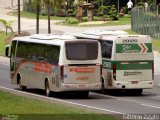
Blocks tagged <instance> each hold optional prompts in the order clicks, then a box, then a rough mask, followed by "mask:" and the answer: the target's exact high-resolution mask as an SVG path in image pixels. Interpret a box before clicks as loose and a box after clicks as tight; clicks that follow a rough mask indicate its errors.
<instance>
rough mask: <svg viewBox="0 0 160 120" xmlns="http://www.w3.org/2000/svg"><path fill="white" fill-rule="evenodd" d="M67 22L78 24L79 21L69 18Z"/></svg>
mask: <svg viewBox="0 0 160 120" xmlns="http://www.w3.org/2000/svg"><path fill="white" fill-rule="evenodd" d="M66 22H67V23H68V24H77V23H78V20H77V19H76V18H68V19H66Z"/></svg>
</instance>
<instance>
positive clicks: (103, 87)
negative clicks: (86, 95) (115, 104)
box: [101, 82, 106, 94]
mask: <svg viewBox="0 0 160 120" xmlns="http://www.w3.org/2000/svg"><path fill="white" fill-rule="evenodd" d="M101 92H102V94H105V93H106V89H105V86H104V82H102V84H101Z"/></svg>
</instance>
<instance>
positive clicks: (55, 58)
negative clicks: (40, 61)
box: [44, 45, 60, 64]
mask: <svg viewBox="0 0 160 120" xmlns="http://www.w3.org/2000/svg"><path fill="white" fill-rule="evenodd" d="M59 53H60V47H59V46H49V45H48V46H46V47H45V53H44V57H45V59H47V61H48V62H52V63H56V64H57V63H58V62H59Z"/></svg>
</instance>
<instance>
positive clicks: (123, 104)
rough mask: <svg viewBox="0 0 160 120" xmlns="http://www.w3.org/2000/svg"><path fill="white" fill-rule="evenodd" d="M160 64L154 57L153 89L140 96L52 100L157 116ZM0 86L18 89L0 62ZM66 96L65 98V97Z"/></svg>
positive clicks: (107, 110) (63, 96) (159, 108)
mask: <svg viewBox="0 0 160 120" xmlns="http://www.w3.org/2000/svg"><path fill="white" fill-rule="evenodd" d="M158 63H160V59H159V56H155V80H154V81H155V87H154V88H153V89H147V90H144V92H143V94H142V96H130V95H125V94H123V93H118V94H114V95H107V94H105V95H104V94H100V93H94V92H90V95H89V98H87V99H82V98H76V97H72V95H71V94H70V95H68V94H67V95H66V94H63V95H58V96H57V95H56V96H53V98H56V99H58V100H63V101H66V102H69V103H74V104H78V105H81V106H83V107H90V108H93V109H97V110H98V111H99V112H102V113H113V114H115V113H119V114H127V113H130V114H151V113H152V114H158V113H160V92H159V91H160V87H159V84H160V80H159V78H160V71H159V69H158V68H160V67H159V66H158V65H159V64H158ZM0 86H3V87H6V88H11V89H15V90H17V89H18V86H17V85H12V84H10V77H9V63H8V62H5V63H4V62H2V61H1V60H0ZM27 92H29V93H33V94H38V95H40V96H43V92H42V91H39V90H36V89H30V90H28V91H27ZM66 96H67V97H66Z"/></svg>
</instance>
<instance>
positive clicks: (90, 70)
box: [70, 68, 95, 73]
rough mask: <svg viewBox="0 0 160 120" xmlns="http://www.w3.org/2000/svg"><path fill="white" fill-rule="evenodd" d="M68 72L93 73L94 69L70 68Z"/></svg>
mask: <svg viewBox="0 0 160 120" xmlns="http://www.w3.org/2000/svg"><path fill="white" fill-rule="evenodd" d="M70 72H89V73H92V72H95V68H70Z"/></svg>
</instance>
